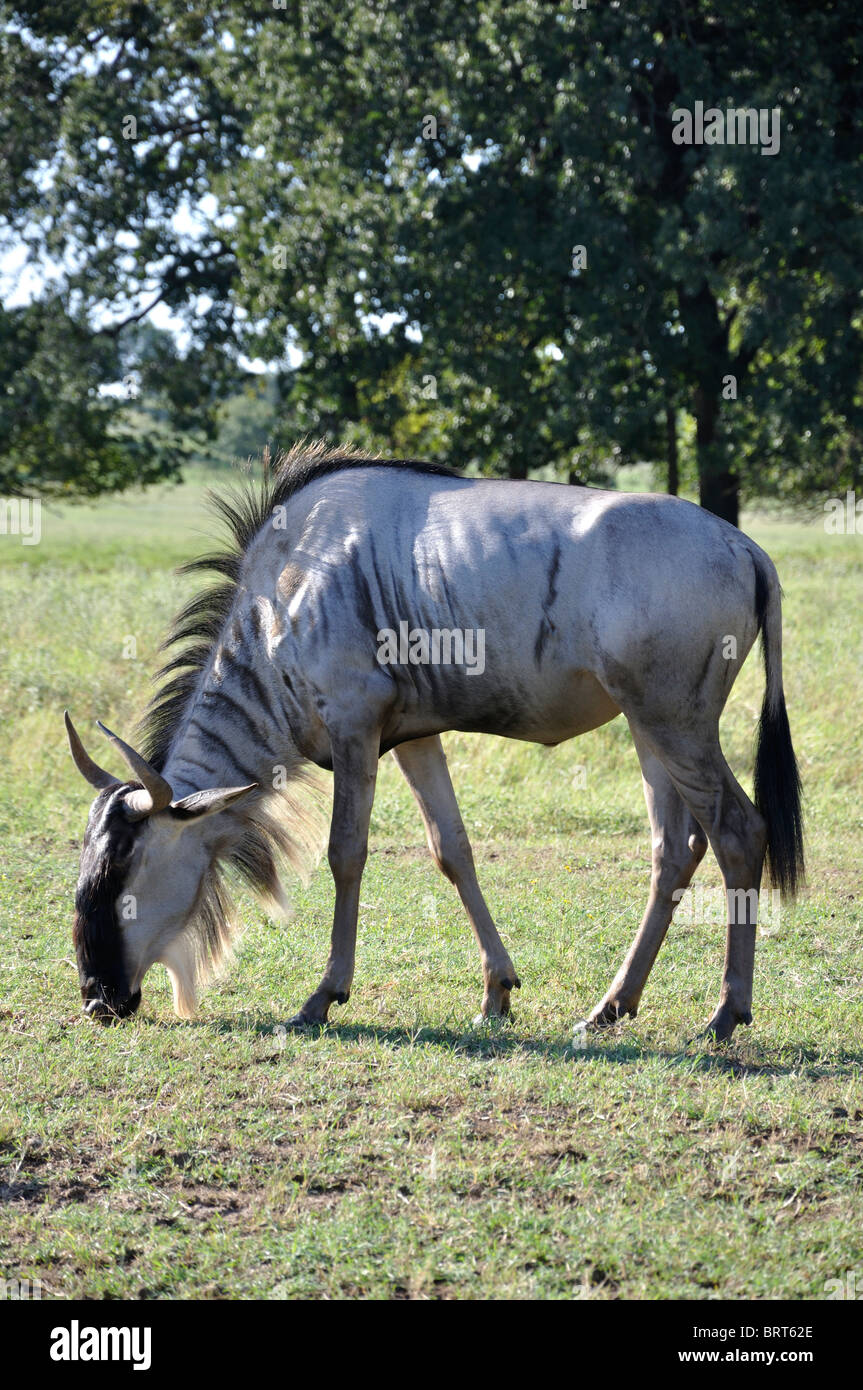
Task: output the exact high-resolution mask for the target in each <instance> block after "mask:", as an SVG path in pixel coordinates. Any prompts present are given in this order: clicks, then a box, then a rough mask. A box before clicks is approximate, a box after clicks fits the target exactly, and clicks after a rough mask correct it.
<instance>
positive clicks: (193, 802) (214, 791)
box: [168, 782, 260, 820]
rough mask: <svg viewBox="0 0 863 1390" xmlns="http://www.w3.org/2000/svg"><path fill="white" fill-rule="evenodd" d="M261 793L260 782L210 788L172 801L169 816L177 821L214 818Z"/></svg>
mask: <svg viewBox="0 0 863 1390" xmlns="http://www.w3.org/2000/svg"><path fill="white" fill-rule="evenodd" d="M256 791H260V784H259V783H258V782H250V783H249V785H248V786H247V787H210V788H208V789H207V791H203V792H192V794H191V796H184V797H183V798H182V799H181V800H180V801H172V802H171V805H170V806H169V807H168V815H170V816H175V817H176V818H177V820H194V819H196V818H197V817H198V816H212V815H214V814H215V813H216V812H217V811H226V810H227V809H228V807H229V806H233V804H234V803H235V802H236V801H239V800H240V798H241V797H243V796H248V795H249V794H250V793H251V792H256Z"/></svg>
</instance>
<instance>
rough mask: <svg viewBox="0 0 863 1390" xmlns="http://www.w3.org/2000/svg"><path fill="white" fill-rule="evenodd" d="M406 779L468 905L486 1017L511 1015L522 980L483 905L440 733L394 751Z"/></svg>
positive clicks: (437, 856)
mask: <svg viewBox="0 0 863 1390" xmlns="http://www.w3.org/2000/svg"><path fill="white" fill-rule="evenodd" d="M393 757H394V758H395V761H396V762H397V763H398V765H399V767H400V769H401V771H402V773H403V774H404V778H405V781H406V782H407V784H408V786H409V787H410V789H411V791H412V792H413V794H414V796H415V797H416V799H417V803H418V805H419V808H420V812H421V813H422V818H423V821H424V823H425V828H426V838H427V840H428V846H429V849H430V850H431V853H432V857H433V858H434V861H435V863H436V864H437V866H438V868H439V869H440V871H441V873H443V874H445V875H446V877H447V878H448V879H450V881H451V882H452V883H454V884H455V886H456V888H457V890H458V894H459V897H460V898H461V900H462V902H463V903H464V906H465V911H466V912H467V915H468V918H469V919H470V924H471V927H472V928H473V933H474V936H475V937H476V940H477V944H478V946H479V951H480V958H481V960H482V973H483V981H484V984H485V991H484V996H483V1001H482V1013H483V1017H484V1018H488V1017H489V1015H501V1014H508V1013H509V1000H510V991H511V990H512V989H518V988H520V986H521V981H520V980H519V978H518V976H517V975H516V973H515V969H514V967H513V963H512V961H511V960H510V958H509V955H508V953H507V950H506V948H505V946H504V944H503V942H502V941H501V939H500V937H499V936H498V933H497V928H496V926H495V924H494V922H493V921H492V916H491V913H490V912H489V910H488V908H487V907H486V904H485V899H484V898H483V895H482V892H481V890H480V886H479V883H478V882H477V877H476V869H475V868H474V862H473V854H472V852H471V847H470V841H469V840H468V837H467V831H466V830H465V828H464V822H463V821H462V818H461V814H460V812H459V809H458V802H457V801H456V797H455V792H454V791H453V785H452V782H451V781H450V775H449V769H448V768H447V763H446V754H445V753H444V751H443V745H442V744H441V741H440V739H439V738H438V737H437V735H435V736H433V737H432V738H417V739H412V740H411V741H410V742H409V743H402V744H400V745H399V747H398V748H394V749H393Z"/></svg>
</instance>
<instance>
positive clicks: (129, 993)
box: [65, 713, 258, 1023]
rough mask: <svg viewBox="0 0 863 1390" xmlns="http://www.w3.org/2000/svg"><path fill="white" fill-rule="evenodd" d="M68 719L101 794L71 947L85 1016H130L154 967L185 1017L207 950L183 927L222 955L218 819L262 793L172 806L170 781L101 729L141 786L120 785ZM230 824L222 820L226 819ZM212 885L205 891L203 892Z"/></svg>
mask: <svg viewBox="0 0 863 1390" xmlns="http://www.w3.org/2000/svg"><path fill="white" fill-rule="evenodd" d="M65 719H66V732H67V735H68V738H69V747H70V748H71V750H72V757H73V758H74V759H75V763H76V766H77V767H78V770H79V771H80V772H81V773H82V775H83V776H84V777H85V778H86V779H87V781H88V782H89V783H90V785H91V786H93V787H96V788H97V790H98V793H99V794H98V796H97V797H96V800H95V801H94V802H93V805H92V806H91V808H90V816H89V819H88V822H87V830H86V832H85V835H84V844H83V847H82V850H81V872H80V877H79V879H78V887H77V890H76V893H75V918H74V941H75V951H76V955H77V961H78V974H79V978H80V983H81V997H82V999H83V1001H84V1012H85V1013H86V1014H87V1015H88V1016H89V1017H91V1018H93V1019H97V1020H98V1021H99V1022H100V1023H111V1022H114V1021H116V1020H118V1019H121V1018H127V1017H128V1016H129V1015H130V1014H133V1013H134V1012H135V1010H136V1009H137V1008H138V1005H139V1004H140V1002H141V981H142V980H143V978H144V975H145V974H146V973H147V971H148V970H149V968H150V966H151V965H153V964H154V963H155V962H156V961H159V962H161V963H162V964H163V965H166V966H167V967H168V970H169V972H170V974H171V977H172V982H173V984H174V993H175V999H176V998H177V997H179V999H180V1004H181V1011H185V1010H184V1009H183V1008H182V1006H183V1004H184V1003H185V998H184V996H185V995H186V994H188V993H189V992H190V990H191V988H192V986H191V985H190V983H189V982H190V980H192V979H193V976H194V962H193V960H192V959H191V956H192V955H194V952H195V951H196V949H200V948H201V947H202V942H201V939H200V937H198V938H197V939H194V938H190V936H189V933H188V931H187V928H188V926H189V924H190V922H191V921H192V919H193V918H194V917H195V916H196V914H197V916H198V918H199V926H201V927H202V930H203V931H204V932H205V933H206V932H209V933H210V935H211V937H213V938H214V940H211V941H210V942H209V943H206V942H205V943H203V944H204V945H205V946H206V945H207V944H209V946H210V949H211V950H212V952H213V954H218V948H219V946H220V941H219V940H218V939H217V938H218V937H219V933H220V932H221V931H222V930H223V925H224V924H223V923H222V922H220V921H219V915H220V909H221V908H222V906H223V904H222V901H221V899H220V889H219V885H218V879H217V878H214V877H213V874H212V868H213V864H214V861H215V859H216V858H217V856H218V853H219V850H220V845H221V841H222V840H223V839H224V836H225V834H226V827H225V825H224V824H223V823H222V824H221V826H220V823H219V822H218V821H216V820H213V821H209V820H208V821H207V823H206V824H204V823H203V822H204V820H205V818H209V817H213V816H214V815H215V814H216V813H219V812H222V811H226V810H227V809H228V808H229V807H231V806H233V805H234V804H235V803H237V802H239V800H240V799H241V798H243V797H246V796H248V795H250V794H251V793H253V792H255V791H257V790H258V788H257V784H256V783H252V784H251V785H249V786H246V787H219V788H210V789H208V790H206V791H198V792H193V793H192V794H191V795H189V796H185V797H183V798H181V799H180V800H178V801H175V800H174V797H173V792H172V790H171V786H170V784H169V783H168V782H167V781H166V780H165V778H164V777H162V776H161V775H160V773H158V772H157V771H156V769H155V768H153V767H151V765H150V764H149V763H148V762H146V760H145V759H144V758H142V757H141V755H140V754H139V753H136V752H135V750H134V749H133V748H131V747H130V746H129V745H128V744H127V743H124V742H123V740H122V739H120V738H118V737H117V735H116V734H112V733H111V732H110V730H109V729H106V728H105V726H104V725H103V724H99V728H100V729H101V730H102V732H103V733H104V734H105V735H106V737H107V738H109V739H110V740H111V742H112V743H113V744H114V746H115V747H116V748H117V749H118V750H119V752H120V753H121V754H122V756H123V758H124V759H125V761H126V763H127V765H128V766H129V768H130V769H131V771H132V772H133V773H134V775H135V778H136V780H135V781H131V782H121V781H120V780H119V778H117V777H112V776H111V774H110V773H108V772H105V771H104V770H103V769H102V768H100V767H98V766H97V764H96V763H94V762H93V760H92V758H90V756H89V755H88V754H87V752H86V751H85V749H84V747H83V745H82V743H81V740H80V739H79V737H78V735H77V733H76V732H75V728H74V726H73V724H72V721H71V719H70V718H69V715H68V713H67V714H66V716H65ZM226 819H228V818H223V820H226ZM205 884H206V887H205Z"/></svg>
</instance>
